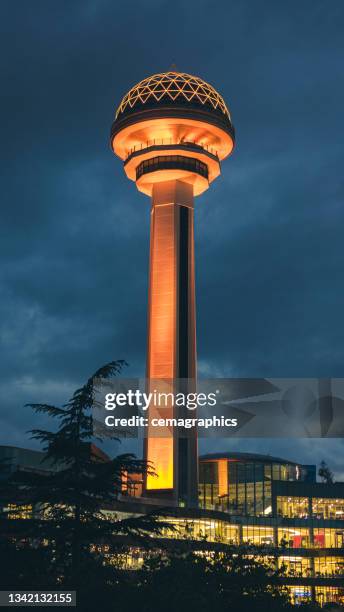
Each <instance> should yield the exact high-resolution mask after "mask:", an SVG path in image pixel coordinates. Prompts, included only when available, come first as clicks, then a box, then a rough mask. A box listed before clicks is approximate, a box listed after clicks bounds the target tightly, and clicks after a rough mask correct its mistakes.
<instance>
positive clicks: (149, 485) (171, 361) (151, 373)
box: [145, 180, 197, 503]
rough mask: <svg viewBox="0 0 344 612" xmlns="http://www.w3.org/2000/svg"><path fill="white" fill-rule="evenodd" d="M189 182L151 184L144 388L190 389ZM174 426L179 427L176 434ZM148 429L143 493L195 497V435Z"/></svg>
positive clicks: (174, 413)
mask: <svg viewBox="0 0 344 612" xmlns="http://www.w3.org/2000/svg"><path fill="white" fill-rule="evenodd" d="M193 206H194V198H193V186H192V185H190V184H189V183H186V182H183V181H180V180H171V181H164V182H161V183H160V182H159V183H156V184H154V186H153V192H152V208H151V238H150V274H149V298H148V338H147V379H148V380H149V385H150V390H151V391H152V390H157V391H160V392H169V391H173V392H174V393H175V394H176V393H178V392H179V391H180V392H183V393H188V392H191V391H193V390H195V379H196V314H195V264H194V209H193ZM187 412H189V411H188V410H187V409H185V408H183V409H181V408H178V407H173V406H172V405H171V404H169V406H168V407H162V406H161V405H160V406H153V407H152V408H151V410H150V413H149V418H150V419H151V418H153V417H154V416H157V417H159V416H160V417H165V418H170V417H176V418H178V417H182V416H194V413H190V412H189V414H188V415H187V414H186V413H187ZM180 431H183V434H182V436H180ZM180 431H179V430H176V429H175V428H167V427H160V428H156V427H154V428H153V427H150V428H148V432H147V433H148V438H147V440H146V443H145V459H146V460H147V461H149V462H150V463H151V464H153V465H154V466H156V467H155V472H156V474H157V476H149V475H148V476H147V479H146V487H145V488H146V494H148V495H149V494H155V495H161V496H163V497H165V496H167V497H169V498H172V499H174V500H175V501H179V500H185V501H186V500H187V501H188V502H189V503H192V502H196V500H197V461H195V457H197V438H196V432H195V431H194V430H187V431H191V433H190V434H189V435H188V437H184V436H185V435H186V434H185V430H180Z"/></svg>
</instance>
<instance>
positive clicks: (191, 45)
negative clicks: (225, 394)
mask: <svg viewBox="0 0 344 612" xmlns="http://www.w3.org/2000/svg"><path fill="white" fill-rule="evenodd" d="M0 29H1V37H0V39H1V46H2V49H1V54H0V63H1V146H2V153H3V156H2V162H1V174H2V187H1V192H2V198H1V213H2V214H1V224H0V228H1V229H0V231H1V241H0V249H1V270H0V282H1V301H0V309H1V317H0V323H1V329H0V337H1V342H2V349H1V355H2V363H1V370H0V372H1V395H2V399H1V408H2V410H1V438H0V443H3V444H18V445H23V446H31V447H33V446H34V445H33V443H32V442H31V441H29V440H28V439H27V436H26V435H25V431H26V430H27V429H28V428H29V427H30V426H32V425H37V424H38V422H39V421H38V420H37V418H36V419H34V418H33V416H32V414H31V412H30V411H29V410H28V409H27V408H23V404H24V403H25V402H29V401H48V402H53V401H56V402H58V401H64V400H66V399H67V398H68V396H69V394H70V393H71V392H72V390H73V389H74V388H75V387H76V386H78V385H79V384H80V383H81V382H83V381H84V380H85V379H86V378H87V377H88V376H89V375H90V374H91V373H92V372H93V371H94V370H95V369H96V368H97V367H99V366H100V365H102V364H104V363H105V362H107V361H109V360H111V359H117V358H124V359H126V360H127V361H128V362H129V363H130V367H129V368H128V369H127V370H126V372H125V375H126V376H136V375H137V376H142V375H143V373H144V367H145V343H146V301H147V280H148V279H147V272H148V246H149V200H148V198H146V197H145V196H143V195H142V194H139V193H138V192H137V191H136V188H135V185H134V184H133V183H131V182H129V181H128V180H127V179H126V177H125V175H124V172H123V169H122V167H121V163H120V161H119V160H118V159H117V158H115V157H114V156H113V154H112V153H111V151H110V148H109V130H110V125H111V122H112V119H113V115H114V112H115V109H116V106H117V105H118V103H119V102H120V100H121V97H122V96H123V95H124V94H125V93H126V92H127V90H128V89H129V88H130V87H132V86H133V85H134V84H135V83H136V82H138V81H139V80H141V79H142V78H144V77H146V76H149V75H150V74H153V73H156V72H161V71H167V70H168V69H169V68H170V67H171V64H172V63H175V64H176V66H177V69H179V70H180V71H185V72H189V73H191V74H195V75H197V76H200V77H202V78H204V79H205V80H207V81H209V82H210V83H211V84H212V85H214V86H215V88H217V89H218V90H219V91H220V92H221V93H222V95H223V96H224V98H225V100H226V102H227V104H228V107H229V109H230V112H231V115H232V119H233V123H234V126H235V129H236V135H237V144H236V149H235V151H234V154H233V156H232V157H231V158H229V159H227V160H226V161H225V162H224V163H223V167H222V176H221V178H219V179H218V180H217V181H216V182H215V183H214V184H213V185H212V186H211V189H210V190H209V191H208V192H206V193H205V194H204V195H203V196H202V197H200V198H198V199H197V200H196V213H195V214H196V273H197V326H198V357H199V373H200V375H201V376H208V377H214V376H226V377H228V376H247V377H251V376H264V377H271V376H276V377H290V376H294V377H306V376H307V377H343V376H344V326H343V313H344V282H343V278H344V263H343V251H344V248H343V222H344V210H343V148H344V147H343V131H342V128H343V108H344V85H343V60H344V58H343V31H344V4H343V1H342V0H331V2H323V0H321V1H316V0H301V1H299V2H285V1H282V0H277V1H276V0H270V1H269V0H265V2H264V3H261V2H252V1H251V2H249V1H243V0H239V1H236V2H234V1H228V0H222V1H221V0H220V1H217V2H214V1H206V0H197V1H196V0H189V1H188V2H186V1H185V0H182V1H180V0H177V1H173V2H171V1H164V0H145V1H142V2H141V1H140V0H136V1H134V2H129V3H124V2H119V1H115V0H92V1H90V0H73V2H70V1H64V0H59V1H53V0H42V1H39V0H31V2H27V0H22V1H17V0H11V1H3V2H2V3H1V15H0ZM41 423H42V420H41ZM343 446H344V444H343V443H342V441H339V440H329V441H323V442H319V441H317V440H313V441H311V440H308V441H300V440H299V441H294V442H290V441H286V440H284V441H275V442H273V441H270V440H268V441H266V440H265V441H264V440H260V441H259V442H258V441H257V442H255V441H254V440H250V441H242V442H238V441H236V442H235V443H234V442H233V443H230V442H229V441H228V440H227V441H224V442H223V444H221V442H217V443H216V447H214V446H212V447H211V450H215V448H216V449H218V450H230V449H231V448H232V449H234V448H235V449H237V450H240V449H241V450H248V449H251V450H256V451H257V452H271V453H275V454H279V455H282V456H283V455H285V456H287V457H290V458H291V459H295V460H299V461H305V462H308V463H311V462H314V461H316V462H317V463H319V461H320V460H321V459H323V458H324V459H326V460H327V461H328V462H329V463H330V465H331V467H332V468H333V469H334V470H335V471H336V473H337V475H338V476H339V475H340V474H341V477H342V478H344V466H343V464H342V462H341V457H340V454H341V453H342V452H343ZM208 448H209V449H210V447H207V449H208Z"/></svg>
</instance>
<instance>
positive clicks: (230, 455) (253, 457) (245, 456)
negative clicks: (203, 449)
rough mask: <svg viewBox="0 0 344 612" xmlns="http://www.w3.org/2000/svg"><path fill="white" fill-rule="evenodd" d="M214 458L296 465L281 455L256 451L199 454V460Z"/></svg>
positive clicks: (211, 459)
mask: <svg viewBox="0 0 344 612" xmlns="http://www.w3.org/2000/svg"><path fill="white" fill-rule="evenodd" d="M216 459H234V460H238V461H258V462H264V463H265V462H270V463H283V464H285V463H287V464H288V465H297V464H296V463H295V461H290V460H289V459H281V457H274V456H273V455H260V454H258V453H240V452H225V453H209V454H207V455H201V456H200V461H207V460H209V461H213V460H216Z"/></svg>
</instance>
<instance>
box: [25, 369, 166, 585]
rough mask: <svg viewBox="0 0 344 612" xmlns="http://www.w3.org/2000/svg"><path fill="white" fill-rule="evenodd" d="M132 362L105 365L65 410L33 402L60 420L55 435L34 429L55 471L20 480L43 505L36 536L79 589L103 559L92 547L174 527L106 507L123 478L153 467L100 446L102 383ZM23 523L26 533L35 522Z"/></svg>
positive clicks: (64, 577)
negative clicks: (97, 416)
mask: <svg viewBox="0 0 344 612" xmlns="http://www.w3.org/2000/svg"><path fill="white" fill-rule="evenodd" d="M124 365H126V364H125V362H124V361H112V362H111V363H108V364H107V365H105V366H103V367H102V368H100V369H99V370H97V371H96V372H95V373H94V375H93V376H91V377H90V378H89V379H88V380H87V382H86V384H85V385H84V386H83V387H81V388H80V389H77V390H76V391H75V392H74V394H73V395H72V397H71V398H70V400H69V401H68V402H67V403H66V404H64V405H63V406H62V407H58V406H53V405H50V404H27V406H29V407H31V408H32V409H33V410H34V411H35V412H36V413H43V414H48V415H49V416H51V417H53V418H54V419H57V420H58V422H59V425H58V428H57V431H55V432H54V431H47V430H42V429H34V430H32V431H31V432H30V433H31V435H32V438H34V439H36V440H38V441H39V442H40V443H41V444H42V450H43V451H45V453H46V456H45V460H46V461H48V462H49V465H52V466H54V468H55V469H53V470H51V471H48V472H42V473H34V472H31V473H29V472H28V473H23V472H21V473H17V474H16V475H15V476H14V478H13V484H15V486H16V487H17V491H20V493H21V496H22V495H23V494H24V495H25V498H26V499H27V500H30V502H31V503H32V504H33V506H34V508H35V509H36V516H35V517H34V518H33V520H32V521H31V523H32V532H31V537H35V538H37V536H38V537H40V538H41V540H43V539H44V540H45V542H49V545H51V546H53V554H52V559H53V565H54V569H53V571H54V573H55V575H56V576H57V577H58V579H59V580H61V581H62V582H67V583H70V584H73V585H74V586H75V587H76V586H78V585H80V581H81V574H82V573H83V571H84V570H85V567H86V565H87V563H90V561H91V560H93V559H95V555H93V557H92V554H90V550H91V549H92V548H93V549H94V548H96V549H97V548H98V549H99V548H100V550H101V549H102V547H104V546H105V545H106V546H109V545H110V547H111V546H112V547H113V546H115V542H116V536H118V535H128V536H131V538H133V537H134V538H135V539H136V540H137V542H141V543H142V541H144V540H145V538H147V535H148V534H150V533H157V534H159V533H161V530H162V529H163V528H164V527H165V526H166V524H165V523H162V522H160V521H158V520H157V519H156V517H155V515H154V513H152V514H150V515H142V516H139V517H130V518H127V519H122V520H114V518H115V517H114V513H113V511H112V515H111V514H110V515H109V514H108V513H106V512H105V511H106V510H108V511H110V512H111V508H112V507H113V503H114V501H115V500H116V498H117V497H118V494H119V493H120V492H121V488H122V478H123V475H126V477H127V478H129V479H130V475H131V474H137V473H141V474H144V473H145V472H147V471H150V467H149V466H148V465H147V464H146V463H145V462H144V461H142V460H139V459H137V458H136V457H135V456H134V455H132V454H128V453H127V454H122V455H119V456H117V457H115V458H113V459H109V458H108V457H107V456H106V455H105V454H104V453H102V451H100V449H99V448H98V447H97V446H95V444H94V441H95V439H94V431H93V429H94V428H93V426H94V423H93V416H92V407H93V405H94V402H95V393H96V386H95V381H96V380H97V379H107V378H110V377H112V376H116V375H117V374H119V373H120V372H121V370H122V368H123V366H124ZM97 441H98V442H99V440H97ZM16 523H17V528H18V529H19V531H22V530H23V529H24V528H26V529H27V527H28V526H29V523H30V522H27V521H21V522H20V521H17V522H16ZM23 523H25V525H23ZM13 528H14V524H13ZM117 539H118V538H117ZM102 565H103V563H102V557H101V561H100V566H102Z"/></svg>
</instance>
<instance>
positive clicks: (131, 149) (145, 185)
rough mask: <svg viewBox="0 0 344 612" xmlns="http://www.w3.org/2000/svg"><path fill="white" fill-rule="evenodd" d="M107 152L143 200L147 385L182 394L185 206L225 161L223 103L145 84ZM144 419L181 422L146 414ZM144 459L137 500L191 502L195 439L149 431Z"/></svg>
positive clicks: (230, 132)
mask: <svg viewBox="0 0 344 612" xmlns="http://www.w3.org/2000/svg"><path fill="white" fill-rule="evenodd" d="M111 146H112V149H113V151H114V153H115V154H116V155H118V157H120V158H121V159H122V160H123V163H124V170H125V173H126V175H127V177H128V178H129V179H131V180H132V181H135V183H136V186H137V188H138V190H139V191H141V192H142V193H144V194H146V195H148V196H150V198H151V238H150V271H149V299H148V346H147V378H148V379H149V380H150V381H151V388H152V387H154V388H157V386H159V389H160V388H161V389H164V380H174V381H176V380H178V379H183V380H182V382H181V383H175V384H178V385H179V388H180V385H182V386H183V390H184V391H185V389H190V388H192V386H193V385H194V382H191V383H190V382H189V383H187V382H186V381H185V379H189V380H190V379H191V381H195V378H196V316H195V268H194V196H198V195H200V194H202V193H203V192H204V191H205V190H206V189H208V187H209V185H210V183H212V181H213V180H214V179H215V178H216V177H217V176H219V174H220V171H221V170H220V161H221V160H223V159H224V158H225V157H227V156H228V155H229V154H230V153H231V152H232V149H233V146H234V129H233V126H232V123H231V118H230V115H229V112H228V109H227V106H226V104H225V102H224V100H223V98H222V97H221V96H220V94H219V93H217V91H216V90H215V89H214V88H213V87H212V86H211V85H209V84H208V83H206V82H205V81H203V80H202V79H199V78H198V77H194V76H191V75H189V74H185V73H181V72H166V73H162V74H154V75H153V76H151V77H148V78H146V79H144V80H143V81H141V82H140V83H138V84H137V85H135V87H133V88H132V89H131V90H130V91H129V92H128V93H127V94H126V95H125V96H124V98H123V100H122V102H121V103H120V105H119V107H118V109H117V112H116V117H115V120H114V122H113V124H112V129H111ZM157 381H158V382H157ZM159 381H160V383H159ZM184 410H185V409H184ZM184 414H185V413H184ZM153 415H154V416H160V415H162V416H164V417H166V416H183V412H182V410H181V409H178V408H176V407H172V406H171V407H167V408H166V409H165V410H164V411H162V410H161V409H158V408H157V407H153V408H152V409H151V414H150V418H151V417H152V416H153ZM188 416H193V414H192V415H190V413H189V414H188ZM145 458H146V459H147V460H148V461H150V462H151V463H152V464H153V465H154V468H155V472H156V473H157V477H152V476H148V477H147V481H146V484H145V494H146V495H155V496H157V497H159V498H162V497H164V498H168V499H169V500H170V501H173V502H178V501H180V500H184V501H185V502H187V503H189V504H192V503H195V502H196V500H197V497H198V495H197V437H196V435H195V432H194V431H193V432H192V433H191V434H190V435H189V436H188V437H187V438H184V437H179V436H178V435H177V432H176V430H173V428H172V429H166V428H160V430H157V429H156V428H154V431H153V428H152V427H151V428H150V429H149V431H148V438H147V440H146V444H145Z"/></svg>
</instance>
